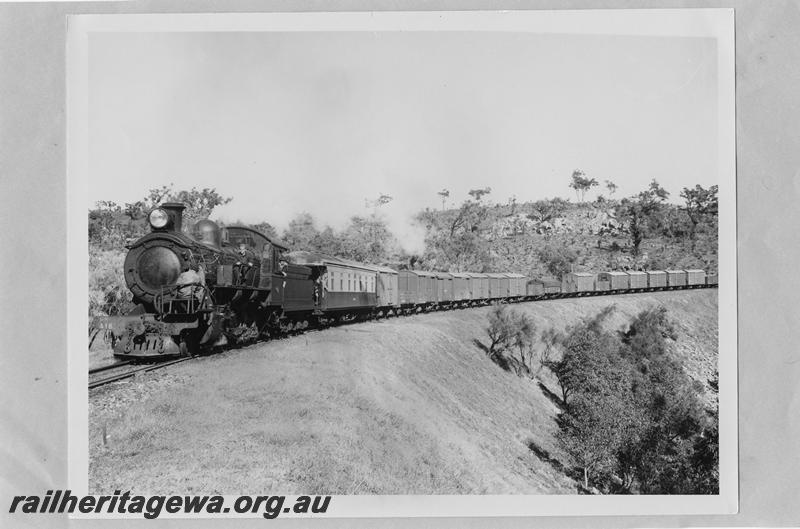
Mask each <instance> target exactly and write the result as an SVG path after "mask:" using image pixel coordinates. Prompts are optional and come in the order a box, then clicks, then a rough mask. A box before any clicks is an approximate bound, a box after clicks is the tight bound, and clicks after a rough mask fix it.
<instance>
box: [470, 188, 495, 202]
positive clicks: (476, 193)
mask: <svg viewBox="0 0 800 529" xmlns="http://www.w3.org/2000/svg"><path fill="white" fill-rule="evenodd" d="M491 192H492V188H491V187H484V188H483V189H470V190H469V193H468V194H469V196H471V197H472V198H473V199H475V202H480V201H481V199H482V198H483V197H484V196H485V195H488V194H489V193H491Z"/></svg>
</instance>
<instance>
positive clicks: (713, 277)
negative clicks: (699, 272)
mask: <svg viewBox="0 0 800 529" xmlns="http://www.w3.org/2000/svg"><path fill="white" fill-rule="evenodd" d="M718 284H719V275H717V274H708V277H706V285H718Z"/></svg>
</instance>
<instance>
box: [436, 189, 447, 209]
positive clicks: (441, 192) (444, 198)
mask: <svg viewBox="0 0 800 529" xmlns="http://www.w3.org/2000/svg"><path fill="white" fill-rule="evenodd" d="M436 194H437V195H439V196H440V197H442V211H444V203H445V201H446V200H447V198H448V197H449V196H450V191H448V190H447V189H442V190H441V191H439V192H438V193H436Z"/></svg>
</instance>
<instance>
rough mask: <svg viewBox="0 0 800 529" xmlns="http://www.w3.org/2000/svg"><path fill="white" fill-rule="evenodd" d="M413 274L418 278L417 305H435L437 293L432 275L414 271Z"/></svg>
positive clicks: (431, 273)
mask: <svg viewBox="0 0 800 529" xmlns="http://www.w3.org/2000/svg"><path fill="white" fill-rule="evenodd" d="M414 273H416V274H417V277H419V303H421V304H428V303H436V302H437V301H438V293H437V289H436V276H435V275H434V273H433V272H424V271H422V270H416V271H415V272H414Z"/></svg>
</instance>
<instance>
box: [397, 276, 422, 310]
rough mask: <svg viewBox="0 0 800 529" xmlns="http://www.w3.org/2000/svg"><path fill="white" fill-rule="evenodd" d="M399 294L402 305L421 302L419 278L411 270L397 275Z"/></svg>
mask: <svg viewBox="0 0 800 529" xmlns="http://www.w3.org/2000/svg"><path fill="white" fill-rule="evenodd" d="M397 293H398V301H399V303H400V305H412V304H415V303H418V302H419V277H418V276H417V274H415V273H414V272H412V271H410V270H401V271H400V272H398V274H397Z"/></svg>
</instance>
